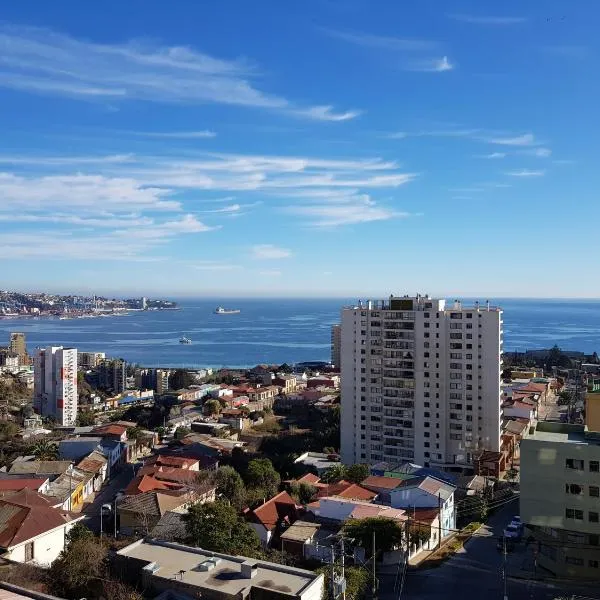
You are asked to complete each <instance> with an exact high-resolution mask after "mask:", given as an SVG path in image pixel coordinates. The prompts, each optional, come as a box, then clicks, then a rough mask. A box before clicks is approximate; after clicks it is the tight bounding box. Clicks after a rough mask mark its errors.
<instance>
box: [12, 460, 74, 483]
mask: <svg viewBox="0 0 600 600" xmlns="http://www.w3.org/2000/svg"><path fill="white" fill-rule="evenodd" d="M72 464H73V463H72V462H71V461H70V460H33V457H28V456H21V457H19V458H17V459H15V460H14V461H13V463H12V465H11V467H10V469H9V470H8V472H9V474H10V475H24V474H27V475H31V476H34V477H47V478H48V479H49V480H50V481H54V480H55V479H56V478H57V477H59V476H60V475H62V474H64V473H67V472H68V471H69V470H70V469H71V466H72Z"/></svg>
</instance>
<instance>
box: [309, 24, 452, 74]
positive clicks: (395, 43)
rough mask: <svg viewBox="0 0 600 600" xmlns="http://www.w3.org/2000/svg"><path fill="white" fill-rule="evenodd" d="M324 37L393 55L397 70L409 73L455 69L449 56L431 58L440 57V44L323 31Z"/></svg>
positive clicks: (329, 30)
mask: <svg viewBox="0 0 600 600" xmlns="http://www.w3.org/2000/svg"><path fill="white" fill-rule="evenodd" d="M319 31H321V32H322V33H324V34H325V35H327V36H329V37H331V38H334V39H337V40H341V41H343V42H347V43H349V44H353V45H355V46H361V47H363V48H370V49H372V50H378V51H380V52H382V53H384V54H385V55H390V54H393V55H394V56H395V57H396V58H398V59H399V60H398V61H396V62H395V65H396V66H399V67H400V68H402V69H405V70H407V71H420V72H424V73H442V72H444V71H451V70H452V69H453V68H454V65H453V64H452V63H451V62H450V60H449V59H448V57H447V56H442V57H441V58H439V57H437V58H431V55H432V54H438V53H440V52H439V50H440V44H439V43H438V42H434V41H430V40H419V39H411V38H398V37H393V36H386V35H375V34H371V33H365V32H357V31H343V30H338V29H331V28H328V27H320V28H319Z"/></svg>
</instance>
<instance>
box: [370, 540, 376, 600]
mask: <svg viewBox="0 0 600 600" xmlns="http://www.w3.org/2000/svg"><path fill="white" fill-rule="evenodd" d="M376 561H377V554H376V552H375V530H374V529H373V584H372V586H371V593H372V597H373V600H377V577H376V576H375V563H376Z"/></svg>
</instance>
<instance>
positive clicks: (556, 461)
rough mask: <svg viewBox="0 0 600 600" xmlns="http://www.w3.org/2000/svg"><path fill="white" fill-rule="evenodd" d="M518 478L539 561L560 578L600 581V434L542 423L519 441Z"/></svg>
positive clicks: (523, 513) (524, 518)
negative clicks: (519, 467)
mask: <svg viewBox="0 0 600 600" xmlns="http://www.w3.org/2000/svg"><path fill="white" fill-rule="evenodd" d="M520 479H521V499H520V503H521V519H522V521H523V523H525V524H526V525H527V528H528V529H529V530H530V531H531V534H532V535H533V537H534V539H535V540H536V542H537V560H538V564H539V565H540V566H542V567H544V568H545V569H548V570H549V571H551V572H552V573H554V574H555V575H556V576H558V577H577V578H581V579H598V580H600V433H597V432H595V433H594V432H590V431H589V430H588V429H587V428H586V427H585V426H584V425H573V424H568V423H553V422H548V421H540V422H539V423H538V424H537V427H536V430H535V432H534V434H533V435H531V436H529V437H528V438H525V439H524V440H522V441H521V478H520Z"/></svg>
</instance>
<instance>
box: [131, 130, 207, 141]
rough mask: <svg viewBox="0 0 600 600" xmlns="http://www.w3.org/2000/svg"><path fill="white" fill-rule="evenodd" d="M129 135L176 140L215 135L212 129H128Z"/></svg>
mask: <svg viewBox="0 0 600 600" xmlns="http://www.w3.org/2000/svg"><path fill="white" fill-rule="evenodd" d="M126 133H129V134H131V135H139V136H141V137H153V138H172V139H178V140H196V139H205V138H214V137H217V134H216V133H215V132H214V131H210V130H208V129H204V130H200V131H128V132H126Z"/></svg>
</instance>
